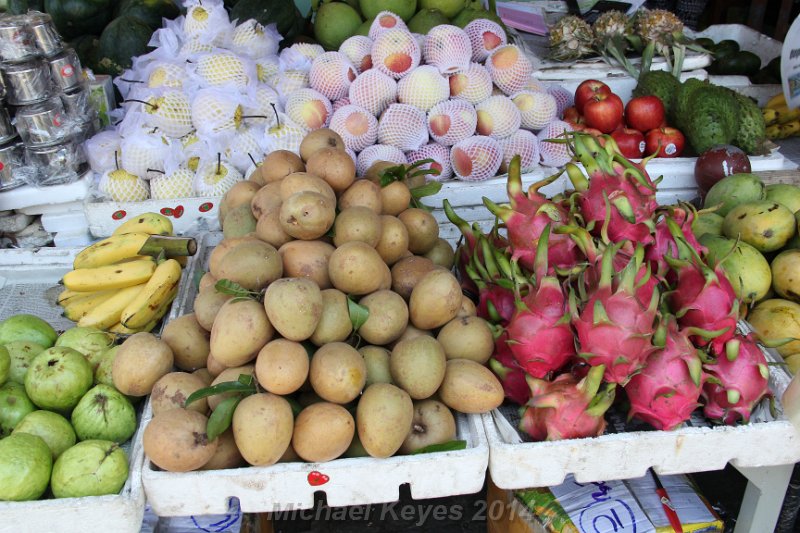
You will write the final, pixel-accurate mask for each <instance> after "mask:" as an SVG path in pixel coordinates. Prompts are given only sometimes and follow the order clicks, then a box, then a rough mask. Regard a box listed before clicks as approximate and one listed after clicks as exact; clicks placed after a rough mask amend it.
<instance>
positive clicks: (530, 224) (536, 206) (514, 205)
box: [483, 156, 581, 273]
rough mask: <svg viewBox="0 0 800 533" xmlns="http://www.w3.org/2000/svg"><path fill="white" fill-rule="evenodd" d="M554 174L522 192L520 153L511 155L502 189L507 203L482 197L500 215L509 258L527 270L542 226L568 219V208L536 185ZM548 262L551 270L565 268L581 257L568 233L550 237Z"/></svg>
mask: <svg viewBox="0 0 800 533" xmlns="http://www.w3.org/2000/svg"><path fill="white" fill-rule="evenodd" d="M557 177H558V175H555V176H552V177H550V178H547V179H545V180H542V181H539V182H537V183H534V184H533V185H531V186H530V188H529V189H528V193H527V194H526V193H525V191H524V190H523V188H522V174H521V171H520V157H519V156H514V157H513V158H512V159H511V163H510V165H509V169H508V182H507V185H506V190H507V192H508V199H509V203H510V204H511V207H510V208H509V207H501V206H499V205H497V204H495V203H494V202H492V201H491V200H489V199H488V198H486V197H484V199H483V203H484V205H486V207H487V208H488V209H489V211H491V212H492V213H493V214H494V215H495V216H497V217H498V218H500V219H501V220H502V221H503V223H504V225H505V227H506V230H507V232H508V240H509V243H510V246H511V251H512V258H513V259H516V260H518V261H519V264H520V265H522V266H523V267H524V268H526V269H528V270H531V271H532V270H533V268H534V261H535V257H536V245H537V242H538V241H539V238H540V235H541V234H542V231H543V230H544V227H545V226H547V225H548V224H552V225H553V227H557V226H560V225H566V224H569V223H570V217H569V212H568V211H567V209H566V208H565V207H564V206H563V205H560V204H557V203H555V202H552V201H550V200H548V199H547V198H546V197H545V196H544V195H543V194H541V193H540V192H539V189H540V188H542V187H544V186H545V185H548V184H550V183H552V182H553V181H554V180H555V179H556V178H557ZM547 255H548V258H547V259H548V263H549V265H550V267H551V272H550V273H553V272H568V271H570V270H572V269H574V268H575V265H576V264H577V263H578V262H579V261H580V260H581V256H580V253H579V250H578V248H577V246H576V244H575V242H574V241H573V240H572V239H570V238H569V236H568V235H562V234H556V233H554V234H553V235H552V237H551V239H550V248H549V250H548V254H547Z"/></svg>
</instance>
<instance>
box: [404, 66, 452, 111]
mask: <svg viewBox="0 0 800 533" xmlns="http://www.w3.org/2000/svg"><path fill="white" fill-rule="evenodd" d="M449 97H450V83H448V81H447V78H445V77H444V76H442V75H441V73H440V72H439V70H438V69H437V68H436V67H434V66H431V65H421V66H419V67H417V68H415V69H414V70H412V71H411V72H409V73H408V74H407V75H406V76H403V78H402V79H401V80H400V81H399V82H398V83H397V101H398V102H400V103H402V104H409V105H413V106H414V107H418V108H419V109H421V110H422V111H426V112H427V111H428V110H429V109H430V108H431V107H433V106H434V105H436V104H438V103H439V102H442V101H444V100H447V99H448V98H449Z"/></svg>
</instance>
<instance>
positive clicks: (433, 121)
mask: <svg viewBox="0 0 800 533" xmlns="http://www.w3.org/2000/svg"><path fill="white" fill-rule="evenodd" d="M477 125H478V113H477V112H476V111H475V107H473V105H472V104H470V103H469V102H467V101H466V100H447V101H445V102H442V103H440V104H436V105H435V106H433V107H432V108H431V110H430V111H429V112H428V131H429V132H430V134H431V138H433V140H435V141H436V142H437V143H439V144H442V145H445V146H453V145H454V144H456V143H457V142H459V141H463V140H464V139H466V138H467V137H471V136H472V135H474V134H475V127H476V126H477Z"/></svg>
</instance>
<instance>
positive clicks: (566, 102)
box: [546, 83, 575, 116]
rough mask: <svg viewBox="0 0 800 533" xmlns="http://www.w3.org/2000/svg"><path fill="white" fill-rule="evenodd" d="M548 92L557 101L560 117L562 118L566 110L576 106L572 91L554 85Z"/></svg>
mask: <svg viewBox="0 0 800 533" xmlns="http://www.w3.org/2000/svg"><path fill="white" fill-rule="evenodd" d="M546 90H547V94H549V95H551V96H552V97H553V98H555V99H556V108H557V110H558V116H562V115H563V114H564V110H565V109H566V108H568V107H572V106H573V105H575V95H574V94H573V93H572V91H568V90H566V89H565V88H564V87H562V86H561V85H559V84H557V83H554V84H552V85H548V86H547V88H546Z"/></svg>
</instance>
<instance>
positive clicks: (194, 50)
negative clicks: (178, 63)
mask: <svg viewBox="0 0 800 533" xmlns="http://www.w3.org/2000/svg"><path fill="white" fill-rule="evenodd" d="M213 50H214V46H213V45H211V44H209V43H204V42H202V41H200V40H199V39H189V40H188V41H185V42H184V43H183V45H182V46H181V49H180V50H178V59H180V60H183V61H193V60H194V58H196V57H197V55H198V54H207V53H210V52H211V51H213Z"/></svg>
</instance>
